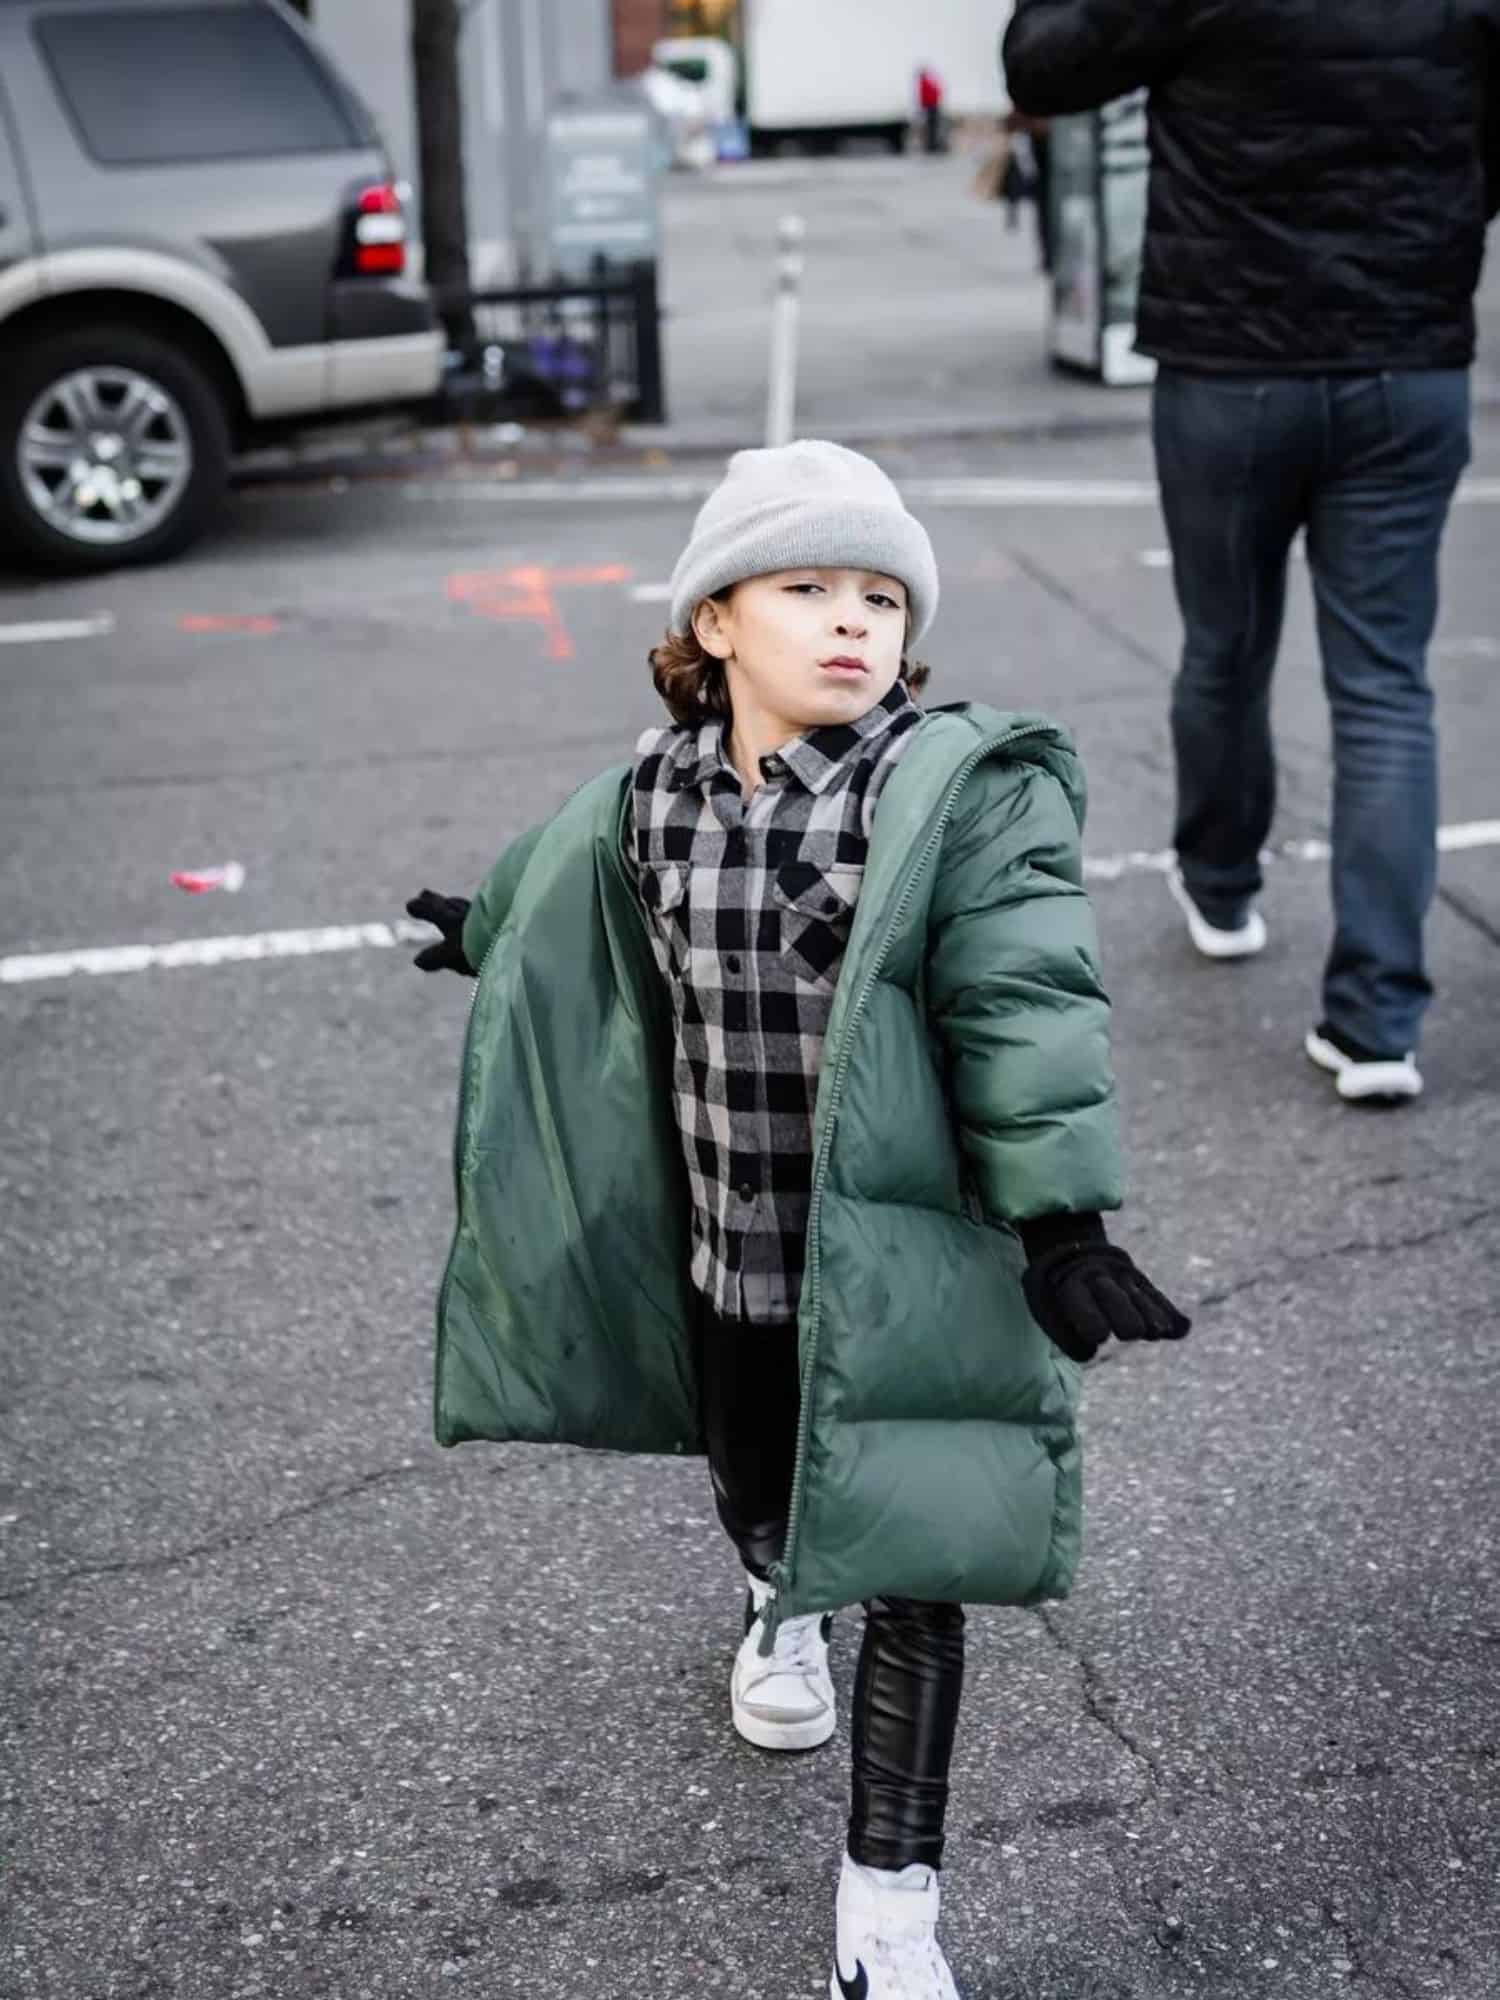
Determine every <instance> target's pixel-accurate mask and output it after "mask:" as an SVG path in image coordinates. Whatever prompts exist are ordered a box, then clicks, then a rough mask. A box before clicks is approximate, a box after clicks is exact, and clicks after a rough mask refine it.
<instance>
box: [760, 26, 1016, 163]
mask: <svg viewBox="0 0 1500 2000" xmlns="http://www.w3.org/2000/svg"><path fill="white" fill-rule="evenodd" d="M1008 13H1009V8H1008V6H1006V5H1005V0H740V45H741V49H742V52H743V58H744V93H745V120H746V123H747V125H748V126H749V129H750V145H751V150H752V151H753V152H756V153H768V152H774V151H775V150H776V149H777V148H778V147H779V146H781V145H783V144H788V143H796V144H800V145H803V146H807V147H809V148H812V149H814V150H820V151H831V150H832V149H833V148H834V147H835V146H837V145H839V144H840V143H842V142H843V141H844V140H847V139H874V140H878V141H882V142H883V143H885V144H886V145H888V146H889V147H890V149H891V151H892V152H893V153H899V152H901V151H902V150H903V149H904V147H905V145H906V138H907V134H908V132H909V131H910V129H911V125H912V120H913V118H914V117H915V115H916V102H917V72H918V71H919V70H921V69H923V68H927V69H930V70H933V71H935V72H936V74H937V76H938V78H939V79H940V81H941V83H942V86H943V109H944V111H945V112H946V113H947V115H948V116H949V117H958V118H967V117H976V116H978V117H998V116H999V115H1000V114H1001V112H1002V111H1003V110H1004V108H1005V94H1004V88H1003V85H1002V83H1001V78H1000V33H1001V30H1002V28H1003V27H1004V25H1005V20H1006V17H1007V15H1008Z"/></svg>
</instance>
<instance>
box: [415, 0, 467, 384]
mask: <svg viewBox="0 0 1500 2000" xmlns="http://www.w3.org/2000/svg"><path fill="white" fill-rule="evenodd" d="M462 27H463V19H462V15H461V12H460V9H459V4H458V0H411V57H412V77H413V82H414V85H415V90H416V100H417V157H418V161H419V163H420V179H421V189H422V216H421V224H422V243H423V246H424V249H425V253H426V260H427V282H428V284H429V285H430V286H431V287H432V291H433V296H434V298H435V300H436V301H437V306H438V311H439V312H440V313H441V315H442V319H443V324H444V326H445V327H446V328H447V332H448V339H449V341H450V342H451V343H452V344H453V345H454V346H455V347H464V346H467V345H468V344H469V343H470V341H471V340H472V337H473V315H472V314H471V312H470V311H469V307H468V292H469V214H468V199H467V195H466V192H465V187H464V146H463V90H462V86H461V83H460V72H459V37H460V33H461V31H462Z"/></svg>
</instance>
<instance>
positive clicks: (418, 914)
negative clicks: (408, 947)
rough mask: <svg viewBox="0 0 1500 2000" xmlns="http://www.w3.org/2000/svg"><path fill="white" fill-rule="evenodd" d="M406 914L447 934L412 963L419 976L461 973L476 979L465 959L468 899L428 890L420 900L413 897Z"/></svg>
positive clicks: (420, 952) (425, 890)
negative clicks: (421, 973)
mask: <svg viewBox="0 0 1500 2000" xmlns="http://www.w3.org/2000/svg"><path fill="white" fill-rule="evenodd" d="M406 914H407V915H408V916H409V917H415V918H416V920H417V922H418V923H419V924H436V926H437V928H438V929H439V930H440V931H441V932H442V934H443V935H442V937H441V938H440V939H439V940H438V942H437V943H436V944H429V945H424V946H423V948H422V949H421V951H419V952H418V953H417V955H416V957H415V958H414V959H413V960H412V964H413V965H415V966H416V968H417V970H418V971H419V972H461V973H462V974H463V975H464V977H465V978H466V979H472V978H473V977H474V968H473V966H472V965H470V963H469V961H468V960H467V959H466V958H465V957H464V918H465V917H466V916H467V915H468V914H469V899H468V897H467V896H440V895H438V893H437V891H436V890H435V889H424V890H423V891H422V893H421V895H420V896H413V897H412V899H411V901H410V902H409V903H408V904H407V906H406Z"/></svg>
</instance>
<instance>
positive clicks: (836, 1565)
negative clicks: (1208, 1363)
mask: <svg viewBox="0 0 1500 2000" xmlns="http://www.w3.org/2000/svg"><path fill="white" fill-rule="evenodd" d="M936 603H937V569H936V564H935V562H934V559H933V554H932V549H931V545H930V543H929V542H928V539H927V536H926V534H925V532H924V531H923V529H922V528H921V527H920V525H919V524H918V523H917V522H916V521H915V520H914V519H913V518H912V516H911V515H910V514H909V513H907V511H906V509H905V508H904V506H903V505H902V503H901V500H900V498H899V496H898V495H897V493H896V490H895V488H894V487H893V486H892V485H891V483H890V481H889V480H888V479H887V478H886V477H885V475H884V474H883V473H882V472H881V471H880V470H879V469H878V468H877V467H876V466H874V465H873V464H871V462H870V461H869V460H868V459H864V458H862V457H860V456H859V455H858V454H857V453H854V452H850V451H845V450H843V449H842V448H840V447H838V446H836V445H830V444H822V443H801V444H794V445H790V446H786V447H783V448H780V449H777V450H767V451H751V452H741V453H739V454H737V455H736V457H735V458H734V459H733V460H732V461H731V463H730V466H729V471H728V474H727V476H726V478H725V480H724V482H723V484H722V485H721V486H720V487H719V489H718V490H717V491H716V492H715V493H714V494H713V495H712V496H711V497H710V498H709V500H708V501H707V502H706V503H705V505H704V507H703V510H702V512H701V513H700V515H699V517H698V520H697V523H696V525H695V527H694V531H693V536H692V539H691V541H690V542H689V545H688V547H687V549H686V550H685V551H684V553H683V555H682V558H681V560H680V561H679V563H678V565H677V570H676V574H675V576H674V579H673V602H672V629H671V631H670V633H669V634H668V637H667V640H666V642H665V644H664V645H662V646H661V647H658V648H657V650H656V652H655V653H654V654H653V656H652V661H653V667H654V672H655V680H656V685H657V688H658V690H659V691H660V692H661V694H662V695H663V697H664V698H665V700H666V702H667V705H668V707H669V708H670V709H671V711H672V713H673V715H674V717H675V718H676V721H675V724H674V726H672V727H669V728H662V729H657V730H651V731H648V732H647V734H646V736H645V737H643V738H642V740H641V743H640V745H639V747H638V752H637V758H636V762H635V765H634V767H633V769H632V770H628V771H626V770H616V771H611V772H609V773H606V774H605V775H604V776H603V777H601V778H599V779H597V780H595V781H594V782H593V783H592V784H590V785H587V786H585V787H584V789H583V790H582V791H581V792H579V793H578V794H576V795H575V797H574V798H573V799H572V800H571V801H569V803H568V804H567V805H565V806H564V807H563V809H562V810H561V812H560V813H559V814H558V815H557V816H556V818H555V819H553V820H552V821H551V822H550V824H549V825H548V826H547V827H545V828H542V829H539V830H538V831H537V832H534V833H532V834H528V835H525V836H523V838H522V839H521V840H520V841H518V842H517V843H516V844H515V845H514V846H513V847H512V848H511V849H510V851H509V852H508V853H507V854H506V856H505V857H504V858H503V859H502V861H501V862H500V864H499V866H498V867H497V868H496V870H495V871H494V873H493V874H492V875H491V877H490V878H489V880H488V882H487V883H486V884H485V886H484V888H483V889H482V890H481V892H480V894H479V897H478V898H477V899H476V901H475V902H474V904H473V905H472V906H470V905H468V904H466V903H464V902H463V901H462V900H461V899H457V898H442V897H437V896H434V895H433V893H432V892H431V891H428V890H424V891H423V892H422V895H421V896H419V897H417V898H414V899H413V901H412V902H411V903H410V904H409V905H408V909H409V910H410V911H411V913H412V914H413V915H414V916H417V917H422V918H427V919H430V920H431V921H433V922H435V923H436V924H437V925H438V927H439V929H440V930H441V931H442V932H443V939H442V942H440V943H438V944H435V945H432V946H429V947H428V948H427V949H426V950H425V951H424V952H423V953H421V954H420V955H419V957H418V960H417V963H418V964H419V965H421V966H422V967H423V969H424V970H436V969H438V968H439V967H440V966H450V967H452V968H453V969H455V970H459V971H468V970H470V969H474V968H477V969H479V971H480V979H479V985H478V989H477V992H476V996H475V1005H474V1009H473V1012H472V1014H471V1017H470V1026H469V1034H468V1038H467V1045H466V1049H465V1055H464V1094H463V1103H462V1109H461V1113H460V1123H459V1135H458V1145H457V1158H456V1168H457V1183H458V1204H459V1217H458V1227H457V1232H456V1235H455V1239H454V1246H453V1251H452V1254H451V1256H450V1259H449V1265H448V1270H447V1274H446V1276H445V1279H444V1284H443V1292H442V1297H441V1300H440V1303H439V1335H438V1362H437V1433H438V1436H439V1439H440V1440H441V1441H442V1442H444V1443H448V1444H452V1443H457V1442H459V1441H460V1440H462V1439H466V1438H477V1437H488V1438H502V1439H510V1438H524V1439H531V1440H544V1439H563V1440H567V1441H571V1442H574V1443H579V1444H585V1445H592V1446H599V1447H606V1448H613V1449H617V1450H633V1451H657V1452H659V1451H702V1450H706V1452H707V1455H708V1460H709V1468H710V1473H711V1476H712V1480H713V1487H714V1495H715V1500H716V1503H717V1507H718V1512H719V1516H720V1519H721V1521H722V1522H723V1525H724V1527H725V1529H726V1531H727V1532H728V1534H729V1535H730V1538H731V1539H732V1540H733V1542H734V1543H735V1546H736V1548H737V1550H738V1552H739V1555H740V1558H741V1561H742V1562H743V1565H744V1568H745V1572H746V1578H747V1602H746V1614H745V1626H746V1630H745V1638H744V1642H743V1644H742V1646H741V1648H740V1650H739V1653H738V1656H737V1658H736V1660H735V1664H734V1669H733V1673H732V1676H731V1685H730V1711H731V1717H732V1720H733V1723H734V1726H735V1728H736V1729H737V1730H738V1731H739V1733H740V1734H741V1735H742V1736H743V1737H745V1738H746V1739H747V1740H748V1741H749V1742H751V1743H754V1744H756V1745H758V1746H760V1747H761V1748H764V1749H767V1750H773V1751H786V1750H793V1749H810V1748H813V1747H815V1746H816V1745H818V1744H820V1743H822V1742H825V1741H826V1740H827V1738H828V1737H829V1736H830V1735H831V1734H832V1733H833V1730H834V1727H835V1714H834V1691H833V1686H832V1682H831V1680H830V1678H829V1674H828V1667H827V1649H828V1626H829V1615H830V1614H831V1613H832V1612H833V1611H834V1610H835V1609H836V1608H837V1607H838V1606H840V1605H845V1604H849V1603H853V1602H855V1601H856V1600H862V1601H863V1602H864V1605H865V1613H866V1622H865V1635H864V1642H863V1646H862V1649H861V1653H860V1660H859V1668H858V1672H857V1676H856V1681H855V1692H854V1715H853V1719H852V1724H851V1735H852V1743H853V1766H854V1784H853V1807H852V1811H851V1815H850V1821H849V1833H848V1842H847V1849H846V1852H845V1855H844V1858H843V1863H842V1872H841V1876H840V1881H839V1889H838V1899H837V1925H836V1941H835V1964H834V1967H833V1970H832V1972H831V1974H830V1979H829V1992H830V1995H831V1996H832V2000H840V1995H847V1996H860V2000H956V1989H955V1987H954V1985H953V1981H952V1976H951V1974H950V1972H949V1970H948V1966H947V1963H946V1961H945V1959H944V1957H943V1954H942V1951H941V1949H940V1948H939V1946H938V1944H937V1940H936V1935H935V1932H936V1924H937V1918H938V1900H939V1899H938V1878H937V1870H938V1867H939V1864H940V1862H941V1858H942V1849H943V1823H944V1814H945V1810H946V1804H947V1791H948V1765H949V1759H950V1754H951V1750H952V1744H953V1734H954V1728H955V1725H956V1721H957V1714H958V1702H959V1694H960V1689H961V1685H962V1677H963V1610H962V1605H963V1603H964V1602H965V1601H966V1600H967V1601H969V1602H986V1603H1013V1604H1031V1603H1037V1602H1040V1601H1042V1600H1045V1599H1048V1598H1053V1597H1058V1596H1061V1595H1063V1594H1064V1593H1065V1592H1066V1591H1067V1589H1068V1587H1069V1584H1070V1582H1071V1578H1072V1572H1073V1568H1074V1564H1075V1562H1076V1558H1077V1550H1078V1540H1079V1531H1080V1511H1081V1499H1080V1474H1079V1454H1078V1444H1077V1437H1076V1429H1075V1414H1074V1413H1075V1402H1076V1390H1077V1374H1076V1369H1075V1367H1074V1365H1073V1364H1075V1363H1081V1362H1084V1361H1087V1360H1088V1359H1089V1358H1090V1357H1091V1356H1092V1355H1093V1353H1094V1352H1095V1351H1096V1349H1097V1348H1098V1347H1099V1345H1100V1344H1101V1343H1102V1342H1103V1341H1104V1340H1105V1339H1107V1338H1108V1337H1109V1335H1110V1334H1111V1333H1113V1334H1115V1335H1116V1336H1117V1337H1119V1338H1122V1339H1133V1338H1146V1339H1159V1338H1168V1339H1175V1338H1178V1337H1180V1336H1181V1335H1182V1334H1184V1333H1186V1332H1187V1330H1188V1322H1187V1321H1186V1319H1184V1318H1183V1316H1182V1315H1181V1314H1180V1313H1178V1312H1177V1311H1176V1309H1175V1308H1174V1307H1173V1306H1171V1305H1170V1304H1169V1303H1168V1302H1167V1301H1166V1300H1165V1299H1164V1298H1163V1297H1162V1296H1161V1294H1160V1293H1159V1292H1157V1291H1156V1290H1155V1288H1154V1287H1153V1286H1151V1285H1150V1284H1149V1283H1148V1281H1147V1280H1146V1279H1145V1278H1143V1277H1142V1276H1141V1274H1140V1273H1139V1272H1138V1271H1137V1270H1136V1269H1135V1266H1134V1265H1133V1264H1132V1263H1131V1261H1130V1259H1129V1257H1128V1256H1126V1254H1125V1253H1124V1252H1123V1251H1122V1250H1118V1249H1115V1248H1113V1247H1111V1246H1110V1245H1109V1243H1108V1242H1107V1240H1106V1238H1105V1234H1104V1230H1103V1226H1102V1224H1101V1223H1100V1220H1099V1211H1100V1210H1101V1209H1106V1208H1114V1207H1117V1206H1118V1203H1119V1167H1118V1160H1117V1150H1116V1139H1115V1130H1114V1111H1113V1101H1112V1100H1113V1085H1112V1081H1111V1077H1110V1070H1109V1056H1108V1036H1107V1029H1108V1003H1107V1001H1106V999H1105V996H1104V993H1103V991H1102V989H1101V987H1100V984H1099V978H1098V973H1097V970H1096V963H1095V944H1094V933H1093V924H1092V918H1091V913H1090V910H1089V905H1088V901H1087V899H1086V897H1085V895H1084V893H1083V890H1082V887H1081V881H1080V877H1081V864H1080V855H1079V822H1080V819H1081V815H1082V785H1081V779H1080V776H1079V773H1078V769H1077V765H1076V761H1075V759H1074V756H1073V753H1072V750H1071V748H1070V747H1069V745H1068V743H1067V740H1066V738H1065V737H1064V736H1063V734H1062V732H1061V731H1060V730H1058V729H1056V728H1055V727H1054V726H1053V725H1051V724H1050V723H1047V722H1045V721H1043V720H1041V719H1040V718H1037V717H1002V716H998V715H995V714H993V713H991V712H989V711H986V710H982V709H978V708H967V707H965V708H961V709H959V710H956V711H951V712H941V713H937V714H932V715H927V716H924V715H923V713H922V711H921V710H919V709H918V708H917V706H916V704H915V703H914V702H913V700H912V694H913V692H915V691H917V690H919V689H920V687H921V685H922V683H923V681H924V680H925V678H926V675H925V670H923V669H921V668H919V667H915V666H914V665H913V664H912V663H911V662H910V660H909V658H908V653H907V647H908V641H909V640H910V641H913V642H914V641H915V640H916V639H918V638H920V637H921V635H922V633H923V632H924V631H925V630H926V629H927V626H928V625H929V624H930V622H931V619H932V615H933V612H934V610H935V608H936ZM1047 1336H1050V1342H1049V1339H1048V1337H1047ZM1059 1352H1060V1353H1061V1355H1063V1356H1066V1357H1068V1358H1067V1359H1066V1360H1062V1359H1060V1358H1059Z"/></svg>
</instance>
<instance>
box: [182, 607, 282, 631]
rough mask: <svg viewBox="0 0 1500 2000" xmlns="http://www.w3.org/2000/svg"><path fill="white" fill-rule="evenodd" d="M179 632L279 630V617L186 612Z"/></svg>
mask: <svg viewBox="0 0 1500 2000" xmlns="http://www.w3.org/2000/svg"><path fill="white" fill-rule="evenodd" d="M177 629H178V631H179V632H257V633H261V634H266V633H271V632H279V631H280V630H281V621H280V619H279V618H263V617H253V616H248V617H236V616H235V615H234V614H233V613H231V612H223V613H208V612H186V613H185V614H184V615H183V616H182V617H181V618H179V619H178V621H177Z"/></svg>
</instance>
